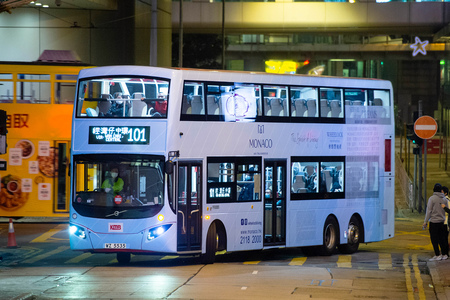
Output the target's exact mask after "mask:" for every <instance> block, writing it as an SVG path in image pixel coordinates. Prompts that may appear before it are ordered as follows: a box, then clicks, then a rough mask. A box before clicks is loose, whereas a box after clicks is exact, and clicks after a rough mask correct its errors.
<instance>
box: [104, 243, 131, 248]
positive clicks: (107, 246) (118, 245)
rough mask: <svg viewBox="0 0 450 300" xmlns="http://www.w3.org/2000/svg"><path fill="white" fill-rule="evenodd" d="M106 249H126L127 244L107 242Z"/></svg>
mask: <svg viewBox="0 0 450 300" xmlns="http://www.w3.org/2000/svg"><path fill="white" fill-rule="evenodd" d="M105 248H106V249H125V248H127V244H125V243H106V244H105Z"/></svg>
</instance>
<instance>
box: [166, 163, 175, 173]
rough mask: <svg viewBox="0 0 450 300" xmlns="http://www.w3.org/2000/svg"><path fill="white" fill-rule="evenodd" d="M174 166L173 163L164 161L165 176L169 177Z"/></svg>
mask: <svg viewBox="0 0 450 300" xmlns="http://www.w3.org/2000/svg"><path fill="white" fill-rule="evenodd" d="M174 166H175V163H174V162H173V161H170V160H168V161H166V167H165V171H166V174H168V175H171V174H172V173H173V167H174Z"/></svg>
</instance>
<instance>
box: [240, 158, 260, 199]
mask: <svg viewBox="0 0 450 300" xmlns="http://www.w3.org/2000/svg"><path fill="white" fill-rule="evenodd" d="M260 183H261V171H260V170H259V165H255V164H242V165H241V164H240V165H238V172H237V200H238V201H252V200H260V194H261V192H260Z"/></svg>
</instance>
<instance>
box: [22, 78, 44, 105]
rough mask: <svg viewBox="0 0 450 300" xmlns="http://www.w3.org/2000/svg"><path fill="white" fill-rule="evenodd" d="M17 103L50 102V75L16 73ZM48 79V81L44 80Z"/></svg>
mask: <svg viewBox="0 0 450 300" xmlns="http://www.w3.org/2000/svg"><path fill="white" fill-rule="evenodd" d="M18 79H19V81H18V82H17V84H16V93H17V103H40V104H50V94H51V90H50V75H47V74H18ZM44 80H45V81H48V82H44Z"/></svg>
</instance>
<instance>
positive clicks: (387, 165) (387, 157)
mask: <svg viewBox="0 0 450 300" xmlns="http://www.w3.org/2000/svg"><path fill="white" fill-rule="evenodd" d="M384 171H385V172H391V140H390V139H386V140H384Z"/></svg>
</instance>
